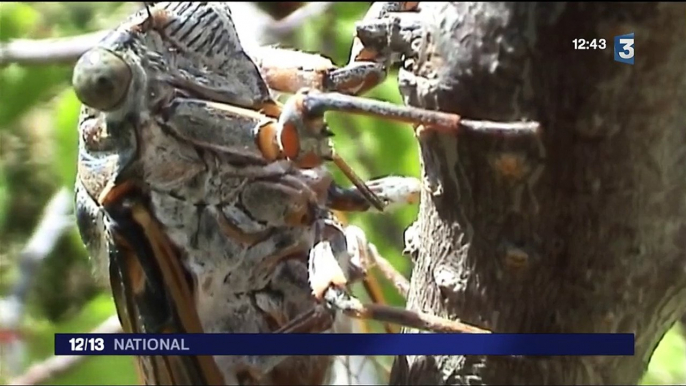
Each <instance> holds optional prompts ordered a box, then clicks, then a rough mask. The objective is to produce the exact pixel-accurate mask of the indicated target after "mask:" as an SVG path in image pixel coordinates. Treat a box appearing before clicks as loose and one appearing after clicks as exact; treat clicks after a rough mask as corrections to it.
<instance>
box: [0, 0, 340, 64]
mask: <svg viewBox="0 0 686 386" xmlns="http://www.w3.org/2000/svg"><path fill="white" fill-rule="evenodd" d="M332 4H333V2H326V1H324V2H316V3H310V4H307V5H305V6H303V7H302V8H300V9H298V10H297V11H295V12H293V13H292V14H290V15H289V16H287V17H285V18H284V19H282V20H279V21H275V20H274V19H273V18H272V17H271V16H269V15H268V14H266V13H265V12H263V11H262V10H260V9H259V8H258V7H257V5H256V4H254V3H250V2H236V3H232V4H231V9H232V12H233V14H234V23H235V24H236V29H237V30H238V32H239V36H241V40H242V41H243V43H244V44H245V45H246V46H248V47H249V46H251V45H254V44H274V43H276V42H277V41H279V40H281V39H283V37H285V36H288V35H289V34H292V33H293V32H294V31H295V30H297V29H298V28H300V27H301V26H302V25H303V24H304V23H305V22H306V21H307V20H309V19H310V18H311V17H314V16H317V15H320V14H322V13H324V12H326V11H328V10H329V9H330V7H331V5H332ZM109 31H110V30H109V29H108V30H103V31H97V32H93V33H89V34H84V35H79V36H71V37H66V38H57V39H40V40H32V39H16V40H12V41H10V42H9V43H4V44H2V43H0V67H1V66H6V65H8V64H11V63H16V64H20V65H24V66H35V65H47V64H70V63H74V62H76V60H77V59H78V58H79V57H80V56H81V55H83V53H84V52H86V51H88V50H89V49H91V48H92V47H94V46H95V45H96V44H97V43H98V42H99V41H100V40H101V39H102V38H103V37H104V36H105V35H106V34H107V33H108V32H109Z"/></svg>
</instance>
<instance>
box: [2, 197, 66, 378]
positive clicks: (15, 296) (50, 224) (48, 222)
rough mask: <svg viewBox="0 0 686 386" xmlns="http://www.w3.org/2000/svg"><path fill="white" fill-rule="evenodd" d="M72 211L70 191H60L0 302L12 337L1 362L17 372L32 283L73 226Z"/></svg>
mask: <svg viewBox="0 0 686 386" xmlns="http://www.w3.org/2000/svg"><path fill="white" fill-rule="evenodd" d="M71 210H72V198H71V194H70V193H69V191H68V190H67V189H66V188H62V189H60V190H59V191H58V192H57V193H55V195H53V197H52V198H51V199H50V201H49V202H48V204H47V205H46V206H45V209H44V210H43V217H42V219H41V221H40V222H39V223H38V226H37V227H36V229H35V230H34V232H33V234H32V235H31V238H30V239H29V241H28V242H27V243H26V246H25V247H24V249H23V250H22V251H21V252H20V254H19V278H18V279H17V282H16V283H15V284H14V286H13V288H12V289H11V292H10V294H9V296H7V297H6V298H4V299H0V333H2V332H4V334H5V335H7V336H8V337H10V339H9V342H7V343H8V344H7V346H6V348H5V353H3V358H0V360H3V361H9V362H11V363H10V364H8V366H7V367H8V368H10V369H12V370H13V369H17V368H18V367H19V366H18V364H19V363H21V357H22V355H21V351H22V348H23V343H22V342H21V340H20V339H19V338H18V333H17V330H18V329H19V326H20V325H21V322H22V320H23V317H24V308H25V304H26V298H27V296H28V293H29V290H30V288H31V284H33V279H34V277H35V273H36V270H37V269H38V267H40V263H41V262H42V261H43V260H44V259H45V258H46V257H47V256H48V255H49V254H50V252H51V251H52V250H53V249H54V248H55V244H57V240H59V238H60V237H61V236H62V235H64V233H65V232H66V231H67V230H68V229H69V228H70V227H72V226H73V220H72V219H71V217H70V215H69V214H70V212H71Z"/></svg>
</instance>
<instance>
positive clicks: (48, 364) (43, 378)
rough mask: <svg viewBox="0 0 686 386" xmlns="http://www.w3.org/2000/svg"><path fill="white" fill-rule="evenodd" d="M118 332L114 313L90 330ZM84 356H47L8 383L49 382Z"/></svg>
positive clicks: (118, 324) (117, 321) (97, 332)
mask: <svg viewBox="0 0 686 386" xmlns="http://www.w3.org/2000/svg"><path fill="white" fill-rule="evenodd" d="M120 332H122V330H121V324H120V323H119V319H118V318H117V316H116V315H114V316H110V317H109V318H108V319H107V320H105V321H104V322H103V323H102V324H100V326H98V327H97V328H96V329H95V330H93V331H91V333H93V334H116V333H120ZM85 358H88V356H82V355H64V356H52V357H49V358H47V359H46V360H44V361H42V362H40V363H36V364H34V365H33V366H31V367H30V368H29V369H28V370H27V371H26V373H24V374H22V375H21V376H19V377H16V378H14V379H11V380H10V381H9V383H8V385H38V384H42V383H45V382H49V381H50V380H51V379H54V378H55V377H57V376H59V375H60V374H63V373H65V372H66V371H67V370H69V369H71V368H73V367H74V366H76V365H77V364H79V363H81V361H83V360H84V359H85Z"/></svg>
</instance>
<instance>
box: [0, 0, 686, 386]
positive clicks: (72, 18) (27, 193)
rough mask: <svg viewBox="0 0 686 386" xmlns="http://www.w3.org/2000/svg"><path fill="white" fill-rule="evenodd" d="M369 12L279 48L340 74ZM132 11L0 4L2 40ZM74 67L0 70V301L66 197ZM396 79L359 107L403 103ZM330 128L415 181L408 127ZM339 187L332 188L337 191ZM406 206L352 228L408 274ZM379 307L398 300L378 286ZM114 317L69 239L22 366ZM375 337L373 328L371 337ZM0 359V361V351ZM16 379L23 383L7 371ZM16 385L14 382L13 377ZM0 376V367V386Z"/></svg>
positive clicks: (331, 15) (37, 312) (358, 152)
mask: <svg viewBox="0 0 686 386" xmlns="http://www.w3.org/2000/svg"><path fill="white" fill-rule="evenodd" d="M367 7H368V3H349V2H341V3H337V4H336V5H335V6H334V7H333V10H331V11H330V12H328V13H327V14H325V15H322V16H319V17H317V18H315V19H313V20H311V21H309V22H308V23H307V24H306V25H305V26H303V27H302V28H301V29H300V30H299V31H298V32H297V33H296V35H295V36H294V37H293V38H292V39H291V40H290V41H287V42H282V43H281V44H282V46H291V47H294V48H298V49H301V50H304V51H311V52H320V53H322V54H324V55H325V56H328V57H330V58H332V60H333V61H334V62H335V63H337V64H343V63H345V62H346V61H347V57H348V53H349V50H350V44H351V36H353V30H354V22H355V21H356V20H358V19H359V18H360V17H361V16H362V15H363V14H364V12H365V11H366V8H367ZM130 9H131V3H128V4H127V3H117V2H109V3H107V2H104V3H97V2H79V3H77V2H62V3H17V2H14V3H6V2H3V3H0V41H8V40H11V39H17V38H21V39H27V38H31V39H42V38H50V37H63V36H71V35H77V34H82V33H86V32H91V31H95V30H98V29H101V28H108V27H112V26H114V25H116V23H117V21H119V20H121V19H122V18H123V17H124V16H125V15H126V14H127V13H129V11H130ZM70 76H71V66H69V65H55V66H31V67H21V66H18V65H8V66H6V67H3V68H0V101H1V102H0V297H2V296H4V295H6V294H7V293H8V291H9V290H10V288H11V286H12V284H13V283H14V282H15V280H16V279H17V273H18V270H17V264H16V263H17V261H16V260H17V255H18V252H19V250H20V249H21V247H22V246H23V244H24V243H25V242H26V240H27V239H28V237H29V236H30V234H31V232H32V230H33V227H35V225H36V224H37V222H38V220H39V217H40V213H41V211H42V209H43V207H44V205H45V204H46V202H47V201H48V199H49V198H50V196H51V195H52V194H53V193H54V192H56V191H57V189H59V188H60V187H63V186H66V187H69V188H71V187H72V186H73V183H74V178H75V173H76V154H77V147H76V144H77V133H76V124H77V119H78V110H79V102H78V100H77V98H76V96H75V95H74V93H73V91H72V90H71V88H70V85H69V80H70ZM394 79H395V74H391V75H390V76H389V79H388V81H387V82H385V83H384V84H383V85H382V86H381V87H379V88H378V89H376V90H374V91H372V92H370V93H369V94H368V95H367V96H369V97H372V98H378V99H383V100H387V101H392V102H395V103H401V99H400V95H399V93H398V91H397V85H396V83H395V80H394ZM328 120H329V122H330V126H331V127H332V128H333V130H334V132H335V133H336V137H335V138H334V140H335V143H336V145H337V149H338V151H339V153H340V154H342V155H343V156H344V158H345V159H346V160H347V161H348V162H349V163H350V164H351V165H352V166H353V167H354V168H355V170H356V171H358V173H359V174H360V175H361V176H362V177H364V178H373V177H377V176H382V175H389V174H400V175H411V176H419V165H418V154H417V146H416V143H415V140H414V137H413V134H412V130H411V129H410V127H409V126H407V125H400V124H391V123H388V122H383V121H380V120H378V119H373V118H368V117H353V116H349V115H343V114H333V113H332V114H331V115H330V116H329V117H328ZM340 177H341V176H340V175H339V176H337V178H339V181H342V182H343V181H344V180H343V179H341V178H340ZM416 213H417V209H416V208H415V207H410V208H407V209H403V210H400V211H398V212H396V213H394V214H393V215H392V216H389V215H383V216H380V215H375V214H360V215H352V216H350V218H349V221H350V222H351V223H354V224H357V225H359V226H360V227H362V228H363V229H364V230H365V231H366V232H367V234H368V236H369V238H370V240H371V241H372V242H374V243H375V244H376V245H377V247H378V248H379V251H380V252H381V254H382V255H384V256H385V257H386V258H388V259H389V260H390V261H391V262H392V263H393V264H394V265H395V266H396V267H398V268H399V269H401V270H402V271H403V272H404V273H406V274H409V271H410V267H409V264H408V261H407V259H405V258H404V257H403V256H401V254H400V250H401V249H402V233H403V230H404V229H405V228H406V227H407V226H408V225H409V224H410V223H411V222H412V221H413V220H414V218H415V217H416ZM384 292H385V296H386V297H387V300H388V301H389V302H391V303H394V304H402V299H401V298H400V296H398V294H397V293H395V291H394V290H393V289H392V288H391V286H390V285H389V284H388V283H384ZM113 314H114V306H113V304H112V299H111V296H110V295H109V293H108V291H107V289H106V287H105V286H103V285H102V284H101V283H97V282H96V280H95V279H94V278H93V275H91V271H90V267H89V263H88V257H87V255H86V253H85V251H84V249H83V247H82V245H81V243H80V240H79V238H78V235H77V233H76V230H75V229H73V230H72V232H71V233H70V234H69V235H68V236H67V237H64V238H63V240H62V241H61V242H60V243H59V245H58V247H57V248H56V249H55V250H54V251H53V252H52V253H51V254H50V256H49V257H48V258H47V259H46V261H45V263H44V264H43V266H42V268H41V269H40V271H39V272H38V273H37V277H36V278H35V279H34V288H32V291H31V296H30V299H29V303H28V311H27V315H26V316H25V320H24V324H23V327H22V333H23V334H24V336H25V339H26V341H27V343H28V360H27V363H25V365H29V364H30V363H34V362H37V361H40V360H42V359H44V358H46V357H48V356H49V355H50V354H51V353H52V350H53V339H52V335H53V334H54V333H56V332H86V331H90V330H92V329H94V328H95V327H96V326H97V325H98V324H100V323H101V322H102V321H103V320H105V319H106V318H107V317H108V316H110V315H113ZM377 328H378V326H377ZM0 351H1V350H0ZM685 353H686V344H685V343H684V340H683V338H682V335H681V330H680V329H679V328H675V329H673V330H672V331H671V332H670V333H669V334H667V335H666V337H665V339H664V340H663V342H662V344H661V346H660V347H659V348H658V351H657V352H656V354H655V357H654V358H653V361H652V363H651V365H650V369H649V371H648V373H647V375H646V377H645V379H644V382H645V383H647V384H665V383H683V382H684V381H686V371H685V370H684V366H683V364H684V363H686V357H685V355H684V354H685ZM13 372H14V373H20V371H17V369H14V371H13ZM15 375H16V374H15ZM7 376H8V373H7V372H3V371H2V368H0V382H2V381H3V379H5V380H6V378H3V377H7ZM51 382H52V384H64V385H66V384H103V385H104V384H135V383H136V376H135V370H134V366H133V360H132V359H131V358H128V357H94V358H88V359H86V360H85V361H83V362H82V363H81V364H79V365H78V366H76V367H74V368H73V369H71V370H70V371H68V372H67V373H65V374H64V375H61V376H59V377H57V378H55V379H52V380H51Z"/></svg>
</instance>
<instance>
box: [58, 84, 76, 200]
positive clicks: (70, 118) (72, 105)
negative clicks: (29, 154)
mask: <svg viewBox="0 0 686 386" xmlns="http://www.w3.org/2000/svg"><path fill="white" fill-rule="evenodd" d="M80 107H81V102H80V101H79V99H78V98H77V97H76V94H75V93H74V90H73V89H72V88H71V87H70V88H68V89H66V90H65V91H64V92H63V93H62V94H61V95H60V96H59V98H58V100H57V103H56V104H55V107H54V109H55V114H54V116H56V117H57V122H56V131H55V139H56V140H57V144H56V156H57V161H56V162H55V163H54V166H55V168H56V170H55V173H57V174H58V175H59V176H60V178H61V180H62V184H64V185H65V186H70V187H71V186H74V181H75V179H76V163H77V159H78V132H77V125H78V120H79V110H80Z"/></svg>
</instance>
